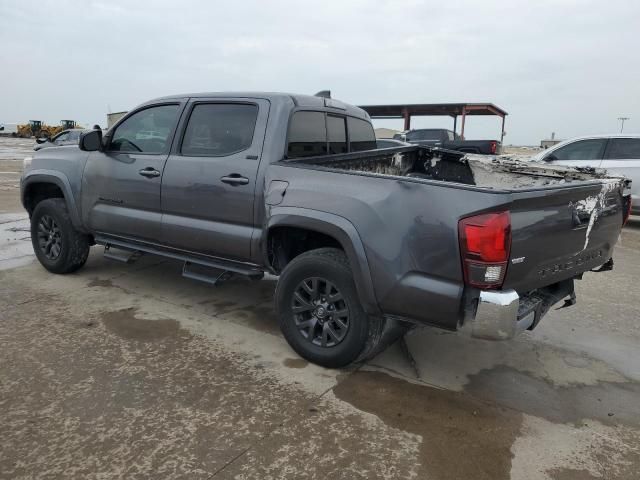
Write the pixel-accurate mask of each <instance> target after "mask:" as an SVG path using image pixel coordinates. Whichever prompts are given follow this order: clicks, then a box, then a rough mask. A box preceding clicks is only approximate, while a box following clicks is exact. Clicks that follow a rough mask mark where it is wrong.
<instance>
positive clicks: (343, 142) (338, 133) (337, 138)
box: [327, 115, 347, 154]
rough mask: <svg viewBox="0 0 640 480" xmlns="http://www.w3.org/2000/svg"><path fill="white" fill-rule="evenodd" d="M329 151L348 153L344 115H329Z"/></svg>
mask: <svg viewBox="0 0 640 480" xmlns="http://www.w3.org/2000/svg"><path fill="white" fill-rule="evenodd" d="M327 139H328V141H329V153H330V154H332V153H347V126H346V125H345V121H344V117H335V116H333V115H327Z"/></svg>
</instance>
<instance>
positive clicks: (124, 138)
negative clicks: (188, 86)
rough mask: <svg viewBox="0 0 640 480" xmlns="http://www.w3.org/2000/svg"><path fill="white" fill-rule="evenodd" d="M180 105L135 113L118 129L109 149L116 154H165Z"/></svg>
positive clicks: (164, 106) (162, 106) (161, 106)
mask: <svg viewBox="0 0 640 480" xmlns="http://www.w3.org/2000/svg"><path fill="white" fill-rule="evenodd" d="M177 115H178V105H160V106H157V107H150V108H146V109H144V110H141V111H139V112H136V113H134V114H133V115H131V116H130V117H129V118H127V119H126V120H125V121H124V122H122V123H121V124H120V125H118V127H117V128H116V131H115V133H114V134H113V137H112V139H111V144H110V145H109V149H110V150H112V151H116V152H130V153H163V152H165V151H166V150H167V149H168V148H169V143H170V140H171V139H170V138H169V136H170V135H171V131H172V130H173V125H174V123H175V121H176V117H177Z"/></svg>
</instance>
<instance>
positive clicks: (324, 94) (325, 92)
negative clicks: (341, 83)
mask: <svg viewBox="0 0 640 480" xmlns="http://www.w3.org/2000/svg"><path fill="white" fill-rule="evenodd" d="M314 97H322V98H331V90H320V91H319V92H318V93H316V94H315V95H314Z"/></svg>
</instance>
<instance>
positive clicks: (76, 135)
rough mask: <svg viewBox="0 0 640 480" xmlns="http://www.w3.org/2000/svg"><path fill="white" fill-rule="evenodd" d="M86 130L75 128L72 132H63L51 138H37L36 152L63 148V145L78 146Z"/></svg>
mask: <svg viewBox="0 0 640 480" xmlns="http://www.w3.org/2000/svg"><path fill="white" fill-rule="evenodd" d="M83 131H84V130H83V129H81V128H74V129H71V130H63V131H61V132H60V133H58V134H57V135H55V136H53V137H51V138H46V137H44V138H37V139H36V145H35V146H34V147H33V149H34V150H36V151H38V150H42V149H43V148H49V147H61V146H63V145H77V144H78V141H79V140H80V134H81V133H82V132H83Z"/></svg>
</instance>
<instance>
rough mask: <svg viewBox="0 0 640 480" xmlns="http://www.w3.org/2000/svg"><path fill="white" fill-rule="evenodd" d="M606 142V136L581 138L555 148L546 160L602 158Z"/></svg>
mask: <svg viewBox="0 0 640 480" xmlns="http://www.w3.org/2000/svg"><path fill="white" fill-rule="evenodd" d="M606 142H607V141H606V139H604V138H593V139H590V140H579V141H577V142H573V143H571V144H569V145H566V146H564V147H561V148H558V149H557V150H554V151H553V152H551V153H550V154H549V155H547V156H546V157H545V160H549V161H553V160H600V159H602V151H603V150H604V146H605V143H606Z"/></svg>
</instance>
